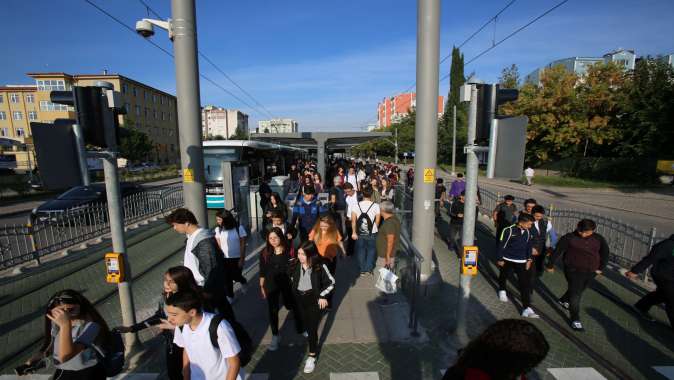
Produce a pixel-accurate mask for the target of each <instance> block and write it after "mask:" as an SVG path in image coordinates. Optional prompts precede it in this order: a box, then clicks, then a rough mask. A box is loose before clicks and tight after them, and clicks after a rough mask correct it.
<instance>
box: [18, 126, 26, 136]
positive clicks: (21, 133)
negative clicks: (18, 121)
mask: <svg viewBox="0 0 674 380" xmlns="http://www.w3.org/2000/svg"><path fill="white" fill-rule="evenodd" d="M25 135H26V132H25V131H24V130H23V128H17V129H16V136H17V137H23V136H25Z"/></svg>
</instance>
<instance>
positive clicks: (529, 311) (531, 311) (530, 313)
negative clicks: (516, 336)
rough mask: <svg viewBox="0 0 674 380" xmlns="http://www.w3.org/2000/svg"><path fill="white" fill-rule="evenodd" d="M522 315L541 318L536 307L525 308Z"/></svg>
mask: <svg viewBox="0 0 674 380" xmlns="http://www.w3.org/2000/svg"><path fill="white" fill-rule="evenodd" d="M522 316H523V317H524V318H540V317H539V316H538V314H536V312H535V311H534V309H532V308H530V307H528V308H526V309H524V310H522Z"/></svg>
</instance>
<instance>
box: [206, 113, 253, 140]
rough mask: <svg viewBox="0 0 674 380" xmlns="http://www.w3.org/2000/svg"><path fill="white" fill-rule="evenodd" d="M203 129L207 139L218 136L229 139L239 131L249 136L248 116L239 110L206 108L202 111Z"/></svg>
mask: <svg viewBox="0 0 674 380" xmlns="http://www.w3.org/2000/svg"><path fill="white" fill-rule="evenodd" d="M201 129H202V135H203V137H204V138H205V139H207V138H213V137H216V136H220V137H222V138H225V139H229V138H231V137H232V136H233V135H234V134H235V133H236V130H237V129H240V130H242V131H244V132H246V134H248V132H249V131H248V115H246V114H245V113H243V112H241V111H239V110H234V109H225V108H222V107H216V106H206V107H204V108H202V109H201Z"/></svg>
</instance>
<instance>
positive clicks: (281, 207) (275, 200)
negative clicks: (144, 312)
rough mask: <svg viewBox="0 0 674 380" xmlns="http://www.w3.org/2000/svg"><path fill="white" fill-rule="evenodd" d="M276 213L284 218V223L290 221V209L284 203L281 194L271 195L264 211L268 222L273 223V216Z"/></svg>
mask: <svg viewBox="0 0 674 380" xmlns="http://www.w3.org/2000/svg"><path fill="white" fill-rule="evenodd" d="M274 211H276V212H278V213H280V214H281V215H282V216H283V221H286V220H288V207H287V206H286V205H285V203H283V200H282V199H281V195H280V194H279V193H276V192H274V193H271V197H269V202H268V203H267V205H266V207H265V209H264V215H265V218H266V219H267V222H270V221H271V214H272V213H273V212H274Z"/></svg>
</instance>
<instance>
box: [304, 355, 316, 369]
mask: <svg viewBox="0 0 674 380" xmlns="http://www.w3.org/2000/svg"><path fill="white" fill-rule="evenodd" d="M315 368H316V358H315V357H313V356H309V357H308V358H307V362H306V363H304V373H312V372H314V369H315Z"/></svg>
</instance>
